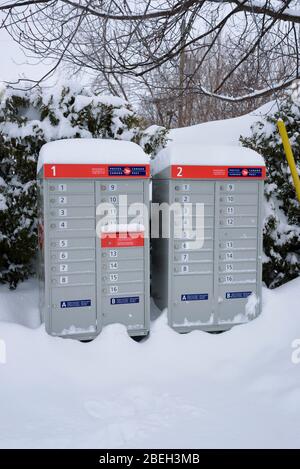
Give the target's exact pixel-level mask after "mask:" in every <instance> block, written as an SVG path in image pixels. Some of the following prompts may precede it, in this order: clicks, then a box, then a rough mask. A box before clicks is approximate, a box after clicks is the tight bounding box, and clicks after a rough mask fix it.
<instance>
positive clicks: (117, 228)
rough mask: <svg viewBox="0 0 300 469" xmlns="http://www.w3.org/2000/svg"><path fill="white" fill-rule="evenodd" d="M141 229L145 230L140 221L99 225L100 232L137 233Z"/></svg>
mask: <svg viewBox="0 0 300 469" xmlns="http://www.w3.org/2000/svg"><path fill="white" fill-rule="evenodd" d="M141 231H145V226H144V225H143V224H142V223H141V224H139V223H128V224H126V223H119V224H117V223H116V224H115V223H111V224H109V225H104V226H101V232H102V233H127V232H131V233H139V232H141Z"/></svg>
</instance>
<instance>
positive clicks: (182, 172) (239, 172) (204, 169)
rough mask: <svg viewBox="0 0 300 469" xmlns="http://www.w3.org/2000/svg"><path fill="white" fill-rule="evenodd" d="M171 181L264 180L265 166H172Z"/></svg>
mask: <svg viewBox="0 0 300 469" xmlns="http://www.w3.org/2000/svg"><path fill="white" fill-rule="evenodd" d="M171 177H172V179H235V178H241V179H264V178H265V177H266V168H265V166H190V165H189V166H188V165H172V166H171Z"/></svg>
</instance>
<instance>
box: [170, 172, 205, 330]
mask: <svg viewBox="0 0 300 469" xmlns="http://www.w3.org/2000/svg"><path fill="white" fill-rule="evenodd" d="M170 184H171V200H172V201H173V202H175V203H179V204H181V206H182V210H183V215H182V236H181V237H177V236H176V237H175V236H174V231H173V233H172V237H171V239H170V282H169V284H170V303H171V304H170V310H171V311H172V313H171V315H170V314H169V322H170V325H171V326H172V327H174V328H176V329H177V330H179V331H180V329H182V330H184V329H186V328H195V327H201V326H202V325H207V324H211V323H212V321H213V313H212V309H213V273H214V254H213V249H214V181H212V182H211V181H203V182H202V181H201V182H199V181H191V180H180V181H171V182H170ZM191 203H192V204H193V209H194V212H193V213H192V217H191V218H190V221H191V226H190V227H186V226H185V224H184V219H188V220H189V218H187V217H186V216H185V215H186V214H187V211H188V209H189V208H190V207H189V206H187V205H184V204H191ZM196 203H198V204H201V205H202V204H203V208H204V226H203V228H204V230H203V234H204V240H203V244H202V246H201V247H199V246H197V245H195V229H196V222H197V217H196V215H195V213H196V211H195V206H194V204H196ZM184 207H185V208H186V211H184ZM184 213H185V215H184ZM189 215H191V214H190V213H189ZM177 221H178V220H177ZM179 222H180V220H179ZM188 224H189V223H188ZM200 225H201V223H200ZM202 225H203V221H202ZM171 226H172V227H173V228H174V227H175V226H176V220H175V217H174V224H173V223H172V221H171ZM190 228H192V229H190ZM198 228H199V227H198ZM200 229H201V227H200Z"/></svg>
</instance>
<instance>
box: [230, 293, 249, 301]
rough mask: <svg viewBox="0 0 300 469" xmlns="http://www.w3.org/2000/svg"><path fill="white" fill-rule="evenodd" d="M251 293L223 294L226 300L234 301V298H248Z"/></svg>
mask: <svg viewBox="0 0 300 469" xmlns="http://www.w3.org/2000/svg"><path fill="white" fill-rule="evenodd" d="M251 293H252V291H228V292H226V293H225V298H226V299H227V300H235V299H236V298H248V296H250V295H251Z"/></svg>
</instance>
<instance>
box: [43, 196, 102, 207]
mask: <svg viewBox="0 0 300 469" xmlns="http://www.w3.org/2000/svg"><path fill="white" fill-rule="evenodd" d="M49 202H50V205H51V206H54V207H59V208H62V207H90V206H93V205H94V194H93V193H92V194H69V193H68V194H63V193H60V194H51V197H50V199H49Z"/></svg>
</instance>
